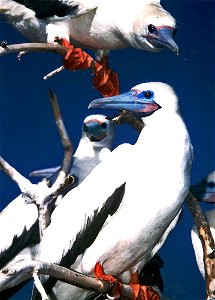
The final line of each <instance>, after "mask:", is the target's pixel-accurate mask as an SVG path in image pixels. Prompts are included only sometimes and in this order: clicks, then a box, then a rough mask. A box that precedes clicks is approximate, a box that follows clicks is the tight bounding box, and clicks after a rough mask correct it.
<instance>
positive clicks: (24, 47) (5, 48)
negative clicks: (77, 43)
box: [0, 43, 68, 56]
mask: <svg viewBox="0 0 215 300" xmlns="http://www.w3.org/2000/svg"><path fill="white" fill-rule="evenodd" d="M19 52H52V53H57V54H59V55H62V56H65V55H66V54H67V52H68V49H66V48H65V47H63V46H61V45H60V44H58V43H22V44H14V45H7V44H5V43H4V45H1V47H0V55H6V54H11V53H19Z"/></svg>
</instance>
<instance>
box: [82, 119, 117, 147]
mask: <svg viewBox="0 0 215 300" xmlns="http://www.w3.org/2000/svg"><path fill="white" fill-rule="evenodd" d="M82 131H83V134H85V135H86V136H87V137H88V139H89V140H90V141H91V142H94V143H95V144H96V143H98V142H99V144H101V142H102V141H103V140H105V142H107V139H108V140H109V143H112V141H113V136H114V124H113V122H112V121H111V120H108V119H107V118H106V116H104V115H100V114H96V115H89V116H87V117H86V118H85V119H84V122H83V125H82Z"/></svg>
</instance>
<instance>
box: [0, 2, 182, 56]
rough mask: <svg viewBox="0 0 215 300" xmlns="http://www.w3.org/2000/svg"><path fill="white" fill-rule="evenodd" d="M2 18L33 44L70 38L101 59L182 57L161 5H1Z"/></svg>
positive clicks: (171, 20) (173, 25)
mask: <svg viewBox="0 0 215 300" xmlns="http://www.w3.org/2000/svg"><path fill="white" fill-rule="evenodd" d="M0 13H1V14H2V15H3V16H4V17H5V18H6V20H7V21H8V22H9V23H11V24H12V25H13V26H14V27H15V28H16V29H17V30H18V31H20V32H21V33H22V34H23V35H24V36H26V37H27V38H28V39H29V40H31V41H34V42H46V41H48V42H54V40H55V37H59V38H65V39H66V40H68V41H70V42H71V43H72V44H74V45H75V46H76V47H77V46H78V47H81V48H91V49H95V50H97V55H98V57H100V56H101V55H102V54H103V51H102V52H101V51H100V50H105V53H107V51H108V50H111V49H119V48H125V47H134V48H138V49H142V50H147V51H159V50H161V49H163V48H166V47H167V48H170V49H171V50H173V51H175V52H178V47H177V45H176V43H175V42H174V40H173V35H174V33H175V29H176V21H175V19H174V18H173V17H172V16H171V15H170V13H168V12H167V11H166V10H165V9H164V8H163V7H162V6H161V5H160V1H159V0H134V1H122V0H117V1H115V0H90V1H86V0H85V1H83V0H82V1H81V0H70V1H69V0H52V1H50V0H49V1H44V0H40V1H33V0H32V1H31V0H16V1H15V0H14V1H13V0H2V1H1V6H0Z"/></svg>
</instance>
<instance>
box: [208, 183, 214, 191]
mask: <svg viewBox="0 0 215 300" xmlns="http://www.w3.org/2000/svg"><path fill="white" fill-rule="evenodd" d="M208 187H209V188H211V189H213V188H214V187H215V182H213V181H209V182H208Z"/></svg>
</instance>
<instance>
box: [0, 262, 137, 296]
mask: <svg viewBox="0 0 215 300" xmlns="http://www.w3.org/2000/svg"><path fill="white" fill-rule="evenodd" d="M35 273H37V274H38V275H41V274H43V275H49V276H52V277H54V278H56V279H58V280H61V281H63V282H66V283H68V284H72V285H74V286H77V287H80V288H83V289H87V290H92V291H98V292H101V293H106V292H108V291H109V290H110V289H111V288H112V287H113V283H110V282H108V281H103V280H100V279H98V278H94V277H92V276H87V275H84V274H81V273H79V272H76V271H73V270H70V269H67V268H64V267H61V266H58V265H56V264H51V263H44V262H40V261H33V260H22V261H18V262H16V263H14V264H11V265H9V266H7V267H6V268H4V269H2V270H1V271H0V291H1V290H4V289H6V288H8V287H10V286H11V282H13V281H14V280H15V279H16V282H19V283H21V282H22V281H23V280H27V279H29V278H31V277H32V276H33V274H35ZM123 296H124V297H127V298H129V299H133V293H132V291H131V287H130V286H128V285H123Z"/></svg>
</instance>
